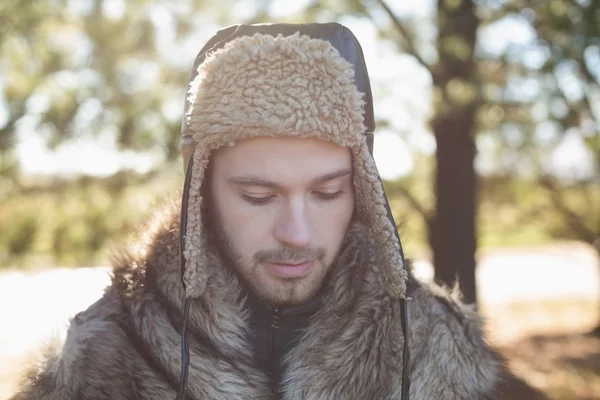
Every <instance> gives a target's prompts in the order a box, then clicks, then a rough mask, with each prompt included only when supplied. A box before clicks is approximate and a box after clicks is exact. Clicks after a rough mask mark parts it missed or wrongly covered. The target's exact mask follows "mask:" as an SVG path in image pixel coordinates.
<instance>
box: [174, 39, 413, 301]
mask: <svg viewBox="0 0 600 400" xmlns="http://www.w3.org/2000/svg"><path fill="white" fill-rule="evenodd" d="M353 78H354V69H353V67H352V65H351V64H350V63H349V62H348V61H346V60H345V59H344V58H343V57H342V56H341V55H340V53H339V52H338V51H337V50H336V49H335V48H334V47H333V46H332V45H331V44H330V43H329V42H328V41H325V40H319V39H311V38H309V37H308V36H301V35H299V34H295V35H292V36H287V37H283V36H278V37H273V36H270V35H261V34H255V35H253V36H245V37H240V38H237V39H234V40H232V41H231V42H229V43H227V44H226V45H225V47H224V48H222V49H219V50H216V51H214V52H213V53H212V54H210V55H209V56H208V57H207V58H206V60H205V61H204V62H203V63H202V64H201V65H200V67H199V68H198V76H197V77H196V79H195V80H194V81H193V82H192V83H191V84H190V89H189V98H190V104H192V106H191V108H190V110H188V112H187V118H188V121H189V127H190V130H191V131H192V132H194V134H193V138H194V141H195V142H197V144H196V147H195V149H194V153H193V156H192V159H193V167H192V178H191V185H190V192H189V196H190V197H189V198H190V200H189V203H188V209H187V216H188V218H187V232H186V242H185V251H184V254H185V258H186V267H185V275H184V279H185V282H186V295H187V297H194V298H195V297H199V296H200V295H201V294H202V292H203V291H204V289H205V287H206V285H207V276H206V275H203V273H202V271H205V270H206V268H205V266H204V265H203V264H205V263H206V262H207V260H206V259H205V254H207V253H206V251H205V250H206V238H205V232H204V231H203V229H204V228H203V223H202V220H201V215H202V213H201V212H200V209H201V207H202V196H201V191H200V188H201V186H202V182H203V179H204V172H205V169H206V167H207V165H208V162H209V157H210V154H211V152H212V151H213V150H215V149H218V148H220V147H223V146H233V145H234V144H235V142H237V141H239V140H243V139H247V138H251V137H256V136H294V137H300V138H314V139H320V140H326V141H329V142H332V143H336V144H338V145H340V146H345V147H348V148H350V150H351V152H352V161H353V176H354V186H355V196H356V216H357V218H358V219H359V220H360V221H361V222H362V223H364V224H365V225H368V226H370V228H371V230H372V231H373V234H374V235H375V237H376V238H375V243H376V244H375V246H376V247H377V251H376V252H375V254H376V257H377V258H378V263H379V264H380V265H381V266H382V268H381V271H380V272H381V274H382V277H383V278H384V279H385V280H386V290H388V291H389V292H390V293H391V294H392V295H394V296H395V297H397V298H400V297H403V296H404V292H405V289H406V284H405V280H406V270H405V268H404V265H403V261H402V258H401V257H400V245H399V243H398V241H397V240H396V238H395V236H394V229H395V228H394V226H393V225H392V222H391V221H390V219H389V218H388V216H387V211H386V207H385V205H386V199H385V194H384V191H383V187H382V185H381V182H380V180H379V173H378V171H377V167H376V166H375V161H374V160H373V157H372V156H371V154H370V153H369V150H368V147H367V142H366V139H365V137H364V135H363V134H364V133H365V131H366V127H365V125H364V124H363V114H364V101H363V93H360V92H359V91H358V90H357V89H356V86H355V85H354V80H353Z"/></svg>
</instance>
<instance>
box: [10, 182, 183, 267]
mask: <svg viewBox="0 0 600 400" xmlns="http://www.w3.org/2000/svg"><path fill="white" fill-rule="evenodd" d="M177 172H180V171H177ZM176 176H177V175H175V172H174V171H167V172H166V173H164V174H162V175H158V176H155V177H154V178H153V179H150V180H148V181H145V182H144V181H141V180H139V179H138V180H137V183H136V182H135V181H133V180H132V181H131V182H130V184H129V185H128V186H126V187H124V188H122V189H121V190H119V191H118V192H115V191H114V188H112V187H111V184H112V183H113V182H112V181H111V180H110V179H107V180H104V181H98V180H86V179H81V178H80V179H78V180H76V181H74V182H66V183H63V184H61V183H57V182H55V183H54V184H53V185H51V186H49V187H47V188H45V189H39V188H38V189H34V190H32V191H31V192H27V191H26V192H24V193H23V194H21V195H20V196H18V197H12V198H10V199H9V200H8V201H6V202H4V203H3V204H2V207H1V208H0V268H2V267H15V266H19V267H27V266H36V267H49V266H53V265H61V266H88V265H98V264H106V263H107V262H108V261H107V260H108V256H109V255H110V252H111V251H113V250H115V248H116V246H118V245H120V244H123V243H124V242H126V241H128V239H129V238H130V237H131V236H132V235H134V234H135V233H136V230H137V227H138V226H139V225H140V224H141V223H142V222H143V221H144V220H145V219H146V218H147V217H148V216H149V213H150V212H151V210H152V209H153V208H155V207H156V206H157V204H159V203H161V202H163V201H164V200H166V199H168V198H170V197H172V196H177V193H179V192H178V190H179V189H180V186H181V184H182V182H181V179H180V178H177V177H176Z"/></svg>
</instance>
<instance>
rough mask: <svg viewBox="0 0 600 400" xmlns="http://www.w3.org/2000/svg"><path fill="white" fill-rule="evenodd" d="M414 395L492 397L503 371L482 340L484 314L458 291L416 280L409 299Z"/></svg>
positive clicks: (502, 367) (493, 354) (499, 384)
mask: <svg viewBox="0 0 600 400" xmlns="http://www.w3.org/2000/svg"><path fill="white" fill-rule="evenodd" d="M408 318H409V344H410V348H411V351H412V354H411V376H412V377H414V378H413V379H412V381H411V393H414V395H413V396H412V397H414V398H417V399H421V398H436V399H455V398H461V399H471V398H473V399H475V398H476V399H485V398H487V397H486V396H490V398H495V393H497V391H498V390H499V387H500V386H502V385H503V380H504V379H505V377H506V376H507V369H506V366H505V363H504V360H503V359H502V357H501V356H500V355H499V354H498V353H497V352H496V351H494V350H493V349H492V348H491V346H490V345H489V344H488V343H487V342H486V340H485V337H484V333H483V324H484V321H483V318H482V317H481V316H479V315H478V314H477V312H476V311H475V310H474V308H473V307H471V306H467V305H465V304H463V303H462V302H461V300H460V294H459V293H458V292H457V291H454V292H450V291H448V290H445V289H443V288H440V287H438V286H435V285H426V284H423V283H416V285H415V288H414V290H413V291H412V293H411V299H410V300H408Z"/></svg>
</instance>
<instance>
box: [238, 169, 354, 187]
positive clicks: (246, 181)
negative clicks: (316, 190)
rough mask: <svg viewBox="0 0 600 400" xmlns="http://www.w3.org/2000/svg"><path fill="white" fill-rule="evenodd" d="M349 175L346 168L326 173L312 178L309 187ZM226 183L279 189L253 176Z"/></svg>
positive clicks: (278, 185)
mask: <svg viewBox="0 0 600 400" xmlns="http://www.w3.org/2000/svg"><path fill="white" fill-rule="evenodd" d="M351 174H352V170H351V169H348V168H344V169H340V170H338V171H333V172H328V173H326V174H323V175H319V176H317V177H316V178H314V179H313V180H312V181H311V185H316V184H319V183H325V182H328V181H331V180H333V179H335V178H339V177H342V176H346V175H351ZM228 181H229V182H232V183H235V184H238V185H248V186H264V187H269V188H280V187H281V185H280V184H278V183H276V182H273V181H269V180H267V179H262V178H259V177H256V176H253V175H246V176H233V177H231V178H229V179H228Z"/></svg>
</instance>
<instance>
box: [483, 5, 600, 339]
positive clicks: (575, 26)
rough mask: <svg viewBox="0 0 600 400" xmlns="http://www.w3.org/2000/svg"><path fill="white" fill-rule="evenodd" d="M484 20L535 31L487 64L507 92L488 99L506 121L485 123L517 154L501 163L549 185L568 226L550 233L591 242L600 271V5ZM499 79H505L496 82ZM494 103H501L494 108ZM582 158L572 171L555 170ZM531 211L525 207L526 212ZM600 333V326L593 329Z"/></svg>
mask: <svg viewBox="0 0 600 400" xmlns="http://www.w3.org/2000/svg"><path fill="white" fill-rule="evenodd" d="M487 4H488V7H487V8H484V9H483V10H484V13H485V15H486V17H485V18H487V19H489V20H490V21H494V22H495V23H502V22H503V21H504V22H505V21H507V20H508V19H512V20H518V21H520V22H521V23H522V24H524V25H526V26H528V27H529V28H530V30H531V31H532V38H531V40H530V41H528V43H526V44H522V45H513V46H509V47H507V48H506V49H505V50H504V52H503V53H502V57H499V58H495V59H491V58H490V59H488V60H487V63H488V65H492V64H495V66H494V67H492V68H491V69H492V70H495V71H502V73H496V75H495V76H496V80H497V82H498V83H499V84H501V85H502V87H503V90H501V91H497V92H496V93H498V94H499V96H496V97H495V98H491V99H488V104H490V105H491V107H496V109H498V106H501V107H502V109H501V110H502V114H503V118H501V119H497V120H494V119H490V118H487V119H486V121H487V122H488V124H489V125H491V126H488V128H490V127H491V128H492V129H493V130H495V131H496V132H499V133H500V137H501V138H503V139H504V144H503V145H504V146H503V147H504V149H506V151H507V152H511V151H512V153H513V154H514V156H516V157H518V160H520V162H515V161H516V160H517V159H515V158H513V157H511V162H509V163H506V164H505V165H502V167H503V169H504V170H505V171H506V172H508V173H512V174H520V173H522V172H523V170H522V167H523V166H526V167H528V169H529V174H530V175H531V176H532V177H533V179H534V180H535V182H537V184H538V185H539V186H540V187H542V188H544V189H545V190H546V192H547V195H548V197H549V203H550V205H551V207H550V209H549V210H548V211H549V212H551V213H553V214H557V215H559V216H560V218H561V219H562V223H560V224H557V225H556V226H555V227H554V228H553V229H552V234H553V235H554V236H555V237H557V238H561V239H575V240H579V241H583V242H586V243H589V244H591V245H593V246H594V247H595V249H596V251H597V254H598V266H599V270H600V206H599V205H600V2H598V1H593V0H591V1H589V0H550V1H535V2H525V1H520V0H512V1H507V2H504V3H503V4H502V5H499V4H497V3H496V2H488V3H487ZM498 77H499V78H500V79H498ZM494 102H495V104H496V106H494ZM574 145H575V146H576V149H575V151H577V152H578V154H579V157H580V158H579V159H578V160H576V164H575V165H572V166H571V167H570V168H568V167H566V166H565V165H564V163H561V164H563V165H562V167H561V166H558V165H556V164H557V163H559V162H560V161H561V160H563V159H564V158H568V157H569V152H570V151H572V150H569V147H571V148H572V147H573V146H574ZM530 212H531V210H529V209H528V207H524V214H525V215H527V214H529V213H530ZM595 333H596V334H598V335H600V324H599V326H598V328H597V329H596V330H595Z"/></svg>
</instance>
